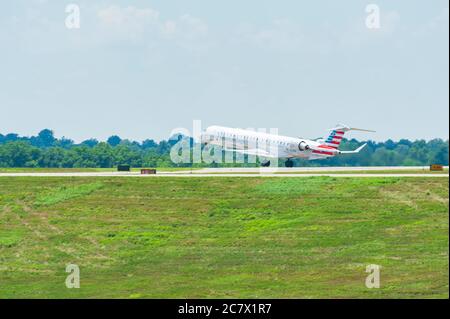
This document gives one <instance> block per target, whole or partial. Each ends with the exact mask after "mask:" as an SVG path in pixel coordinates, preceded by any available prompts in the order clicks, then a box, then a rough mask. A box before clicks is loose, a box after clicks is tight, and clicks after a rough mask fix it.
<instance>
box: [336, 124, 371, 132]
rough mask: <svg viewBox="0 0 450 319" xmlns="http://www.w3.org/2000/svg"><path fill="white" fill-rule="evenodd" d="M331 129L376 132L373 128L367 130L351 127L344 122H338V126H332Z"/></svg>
mask: <svg viewBox="0 0 450 319" xmlns="http://www.w3.org/2000/svg"><path fill="white" fill-rule="evenodd" d="M329 131H343V132H348V131H361V132H372V133H375V131H373V130H366V129H363V128H356V127H349V126H347V125H344V124H338V125H337V126H336V127H334V128H330V129H329Z"/></svg>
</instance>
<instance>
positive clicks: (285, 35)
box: [0, 0, 449, 142]
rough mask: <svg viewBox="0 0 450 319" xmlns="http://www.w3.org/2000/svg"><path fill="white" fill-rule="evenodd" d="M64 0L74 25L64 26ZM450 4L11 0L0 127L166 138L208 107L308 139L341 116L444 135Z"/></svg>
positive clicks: (0, 59)
mask: <svg viewBox="0 0 450 319" xmlns="http://www.w3.org/2000/svg"><path fill="white" fill-rule="evenodd" d="M69 4H76V5H77V6H78V7H79V9H80V24H79V28H68V27H67V25H66V20H67V19H69V18H70V19H72V17H73V16H72V15H71V14H72V13H73V11H70V12H66V6H67V5H69ZM369 4H375V5H376V6H377V8H378V9H379V28H373V26H374V25H373V21H374V20H373V19H372V17H373V13H374V11H371V10H369V11H370V12H366V9H367V5H369ZM448 5H449V4H448V1H440V0H434V1H417V0H413V1H412V0H397V1H378V0H368V1H357V0H353V1H345V2H343V1H332V0H330V1H326V0H318V1H298V0H284V1H275V0H246V1H237V0H227V1H207V0H170V1H168V0H153V1H151V0H146V1H138V0H137V1H130V0H128V1H121V0H72V1H61V0H14V1H3V2H2V3H1V4H0V133H2V134H6V133H10V132H15V133H18V134H20V135H24V136H30V135H36V134H37V133H38V132H39V131H40V130H41V129H43V128H49V129H52V130H53V131H54V132H55V135H56V136H57V137H62V136H65V137H68V138H71V139H74V140H75V141H76V142H80V141H82V140H85V139H88V138H92V137H94V138H97V139H99V140H105V139H106V138H107V137H108V136H111V135H113V134H117V135H119V136H120V137H122V138H128V139H132V140H144V139H147V138H152V139H155V140H161V139H166V138H168V137H169V136H170V134H171V132H172V130H173V129H175V128H180V127H182V128H186V129H187V130H190V131H192V126H193V120H201V121H202V127H203V128H206V127H207V126H209V125H223V126H230V127H240V128H261V129H263V128H267V129H269V128H277V129H278V132H279V134H282V135H288V136H301V137H305V138H317V137H321V136H325V135H326V134H327V131H326V130H327V129H328V128H331V127H333V126H335V125H336V124H337V123H344V124H347V125H349V126H354V127H360V128H368V129H374V130H376V131H377V132H376V133H370V134H369V133H361V132H354V133H352V135H351V137H355V138H357V139H361V140H363V139H372V140H378V141H380V140H386V139H389V138H390V139H394V140H399V139H401V138H409V139H427V140H428V139H432V138H444V139H448V137H449V89H448V87H449V43H448V41H449V40H448V38H449V34H448V32H449V31H448V30H449V9H448ZM368 16H369V18H370V19H369V18H368ZM368 19H369V20H370V21H372V24H371V25H370V26H372V27H371V28H369V27H368V26H367V20H368ZM69 21H73V20H69Z"/></svg>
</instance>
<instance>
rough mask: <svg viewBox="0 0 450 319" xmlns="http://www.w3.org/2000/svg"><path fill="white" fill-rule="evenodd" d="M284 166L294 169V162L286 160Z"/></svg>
mask: <svg viewBox="0 0 450 319" xmlns="http://www.w3.org/2000/svg"><path fill="white" fill-rule="evenodd" d="M284 165H285V166H286V167H294V161H293V160H291V159H288V160H287V161H286V162H285V163H284Z"/></svg>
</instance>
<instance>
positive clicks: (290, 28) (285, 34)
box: [238, 19, 304, 51]
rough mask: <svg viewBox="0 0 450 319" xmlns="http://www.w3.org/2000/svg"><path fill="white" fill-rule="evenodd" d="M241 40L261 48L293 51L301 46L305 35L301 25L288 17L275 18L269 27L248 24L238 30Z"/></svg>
mask: <svg viewBox="0 0 450 319" xmlns="http://www.w3.org/2000/svg"><path fill="white" fill-rule="evenodd" d="M238 38H240V40H241V41H243V42H246V43H249V44H252V45H256V46H258V47H261V48H267V49H274V50H281V51H291V50H295V49H298V48H300V47H301V45H302V43H303V40H304V35H303V34H302V32H301V30H300V27H299V25H297V24H295V23H293V22H291V21H290V20H288V19H275V20H273V21H272V22H271V24H270V25H269V26H268V27H265V28H258V29H255V28H254V27H252V26H246V27H243V28H241V30H239V31H238Z"/></svg>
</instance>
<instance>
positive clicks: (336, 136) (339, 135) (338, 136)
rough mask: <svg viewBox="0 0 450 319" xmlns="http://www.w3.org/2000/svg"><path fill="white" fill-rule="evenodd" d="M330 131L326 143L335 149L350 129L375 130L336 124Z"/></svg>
mask: <svg viewBox="0 0 450 319" xmlns="http://www.w3.org/2000/svg"><path fill="white" fill-rule="evenodd" d="M329 131H331V132H330V135H328V138H327V139H326V140H325V142H324V144H325V145H327V146H330V147H332V148H335V149H338V148H339V145H340V144H341V141H342V139H343V138H344V135H345V133H346V132H348V131H362V132H375V131H372V130H366V129H361V128H356V127H349V126H347V125H344V124H338V125H336V127H334V128H332V129H329Z"/></svg>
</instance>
